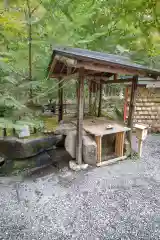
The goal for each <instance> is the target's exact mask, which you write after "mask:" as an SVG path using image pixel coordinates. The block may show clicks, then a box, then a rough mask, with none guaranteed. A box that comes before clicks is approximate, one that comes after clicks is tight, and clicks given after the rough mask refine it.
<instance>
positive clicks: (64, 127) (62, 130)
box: [54, 123, 76, 136]
mask: <svg viewBox="0 0 160 240" xmlns="http://www.w3.org/2000/svg"><path fill="white" fill-rule="evenodd" d="M74 130H76V125H74V124H72V123H60V125H59V126H58V127H57V128H56V130H55V132H54V133H55V134H60V135H65V136H67V135H68V133H69V132H70V131H74Z"/></svg>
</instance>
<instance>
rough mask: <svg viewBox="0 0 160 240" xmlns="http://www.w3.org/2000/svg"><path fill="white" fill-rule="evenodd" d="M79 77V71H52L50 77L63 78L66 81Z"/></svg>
mask: <svg viewBox="0 0 160 240" xmlns="http://www.w3.org/2000/svg"><path fill="white" fill-rule="evenodd" d="M77 77H78V73H73V74H70V75H67V74H64V73H52V75H51V76H50V78H62V79H63V80H64V81H67V80H70V79H74V78H77Z"/></svg>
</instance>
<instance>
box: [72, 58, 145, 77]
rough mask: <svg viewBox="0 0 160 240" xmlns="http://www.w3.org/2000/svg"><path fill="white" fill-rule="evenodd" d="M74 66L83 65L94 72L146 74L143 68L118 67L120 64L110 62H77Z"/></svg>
mask: <svg viewBox="0 0 160 240" xmlns="http://www.w3.org/2000/svg"><path fill="white" fill-rule="evenodd" d="M74 67H76V68H81V67H84V69H87V70H92V71H96V72H104V73H115V74H129V75H139V76H147V74H146V72H145V71H143V70H140V71H139V70H136V69H133V68H130V69H129V67H127V68H124V67H120V66H115V65H114V66H111V64H108V65H104V64H100V63H97V64H95V63H91V62H86V61H85V62H77V64H76V65H74Z"/></svg>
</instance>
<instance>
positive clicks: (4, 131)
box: [3, 128, 7, 137]
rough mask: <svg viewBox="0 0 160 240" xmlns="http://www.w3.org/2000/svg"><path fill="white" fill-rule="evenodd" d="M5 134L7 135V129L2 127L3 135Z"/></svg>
mask: <svg viewBox="0 0 160 240" xmlns="http://www.w3.org/2000/svg"><path fill="white" fill-rule="evenodd" d="M6 136H7V129H6V128H3V137H6Z"/></svg>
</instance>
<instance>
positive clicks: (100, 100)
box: [98, 82, 103, 117]
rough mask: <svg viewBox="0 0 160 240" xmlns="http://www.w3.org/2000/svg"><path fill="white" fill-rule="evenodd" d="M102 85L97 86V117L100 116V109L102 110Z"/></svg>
mask: <svg viewBox="0 0 160 240" xmlns="http://www.w3.org/2000/svg"><path fill="white" fill-rule="evenodd" d="M102 88H103V86H102V83H101V82H100V86H99V106H98V117H100V116H101V108H102Z"/></svg>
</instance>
